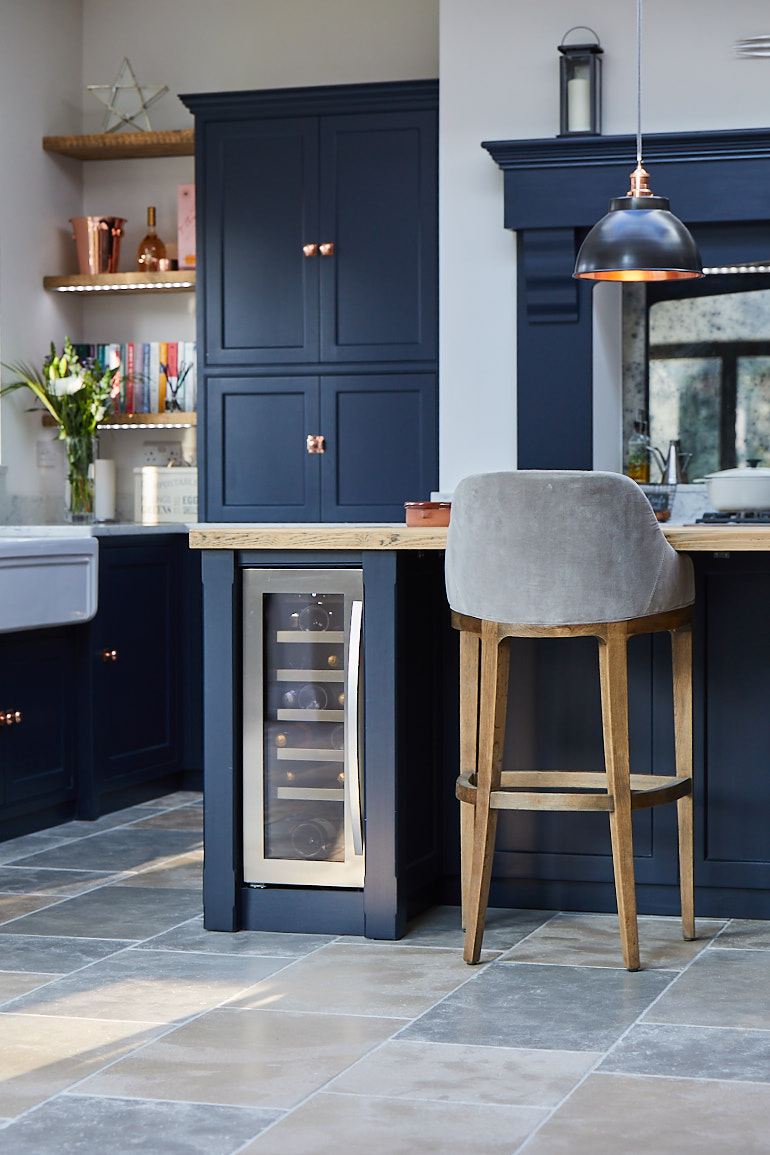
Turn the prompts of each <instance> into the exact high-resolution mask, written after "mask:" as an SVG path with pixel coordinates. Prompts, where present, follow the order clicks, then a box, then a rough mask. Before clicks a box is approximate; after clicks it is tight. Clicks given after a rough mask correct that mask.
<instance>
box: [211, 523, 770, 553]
mask: <svg viewBox="0 0 770 1155" xmlns="http://www.w3.org/2000/svg"><path fill="white" fill-rule="evenodd" d="M662 528H663V533H664V534H665V536H666V538H667V539H668V541H669V542H670V543H671V545H672V546H673V547H674V549H677V550H682V551H685V552H688V553H689V552H696V551H698V552H702V551H718V552H722V551H728V552H733V551H743V552H746V551H754V552H756V551H761V550H770V525H767V526H745V525H724V526H721V525H720V526H715V525H672V526H666V525H664V526H663V527H662ZM446 534H447V531H446V529H444V528H438V527H436V528H434V527H426V528H422V527H415V528H410V527H408V526H406V525H404V524H394V525H383V524H373V523H372V524H357V523H352V522H350V523H348V522H346V523H340V524H334V523H320V522H312V523H296V524H290V523H286V522H281V523H271V522H262V523H247V522H237V523H231V522H227V523H215V522H210V523H205V524H204V523H201V524H199V525H197V526H195V528H193V529H191V531H190V546H191V547H192V548H193V549H352V550H380V549H385V550H404V549H418V550H419V549H422V550H425V549H444V547H445V546H446Z"/></svg>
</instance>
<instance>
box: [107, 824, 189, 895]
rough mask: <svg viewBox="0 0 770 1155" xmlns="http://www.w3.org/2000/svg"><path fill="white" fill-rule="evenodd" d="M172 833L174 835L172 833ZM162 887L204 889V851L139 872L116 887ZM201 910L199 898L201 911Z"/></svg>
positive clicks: (179, 856)
mask: <svg viewBox="0 0 770 1155" xmlns="http://www.w3.org/2000/svg"><path fill="white" fill-rule="evenodd" d="M172 833H174V832H173V831H172ZM123 884H125V885H126V886H147V887H150V886H151V887H156V888H157V887H160V888H163V889H168V890H192V889H195V890H198V891H200V890H201V889H202V887H203V851H202V850H193V851H192V852H191V853H190V854H180V855H177V856H176V857H174V858H169V859H167V860H166V861H165V862H160V863H154V864H153V865H152V866H149V867H147V868H144V869H141V870H137V871H136V873H135V874H133V875H131V877H130V878H125V879H123V880H122V881H119V882H117V883H116V884H115V885H116V886H122V885H123ZM200 908H201V903H200V898H199V909H200Z"/></svg>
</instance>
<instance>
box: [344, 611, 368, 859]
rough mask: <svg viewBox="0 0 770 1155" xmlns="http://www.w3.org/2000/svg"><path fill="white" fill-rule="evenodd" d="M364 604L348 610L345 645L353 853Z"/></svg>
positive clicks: (356, 846)
mask: <svg viewBox="0 0 770 1155" xmlns="http://www.w3.org/2000/svg"><path fill="white" fill-rule="evenodd" d="M363 610H364V603H363V602H361V601H354V602H353V604H352V606H351V611H350V640H349V643H348V668H347V687H346V691H345V705H346V706H347V710H348V724H347V726H346V727H345V736H346V741H347V758H346V765H345V789H346V790H347V792H348V805H349V806H350V817H351V822H352V824H353V851H354V853H355V854H363V853H364V834H363V824H362V820H361V782H360V778H359V770H358V725H359V721H358V719H359V713H358V680H359V670H360V665H361V628H362V624H363Z"/></svg>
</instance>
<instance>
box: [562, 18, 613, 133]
mask: <svg viewBox="0 0 770 1155" xmlns="http://www.w3.org/2000/svg"><path fill="white" fill-rule="evenodd" d="M578 31H583V32H590V33H591V35H592V36H596V33H595V32H594V30H593V28H586V27H585V26H584V25H582V24H576V25H575V27H574V28H570V29H568V31H567V32H565V33H564V36H563V38H562V42H561V44H560V45H559V52H561V60H560V61H559V136H597V135H598V134H599V133H600V132H601V130H602V53H603V51H604V49H603V48H602V46H601V44H600V43H599V37H598V36H596V43H595V44H565V43H564V41H565V40H566V39H567V37H568V36H569V34H570V33H571V32H578Z"/></svg>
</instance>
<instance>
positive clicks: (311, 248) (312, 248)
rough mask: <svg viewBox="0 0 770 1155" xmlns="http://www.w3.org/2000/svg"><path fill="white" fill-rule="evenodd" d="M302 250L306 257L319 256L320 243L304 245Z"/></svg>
mask: <svg viewBox="0 0 770 1155" xmlns="http://www.w3.org/2000/svg"><path fill="white" fill-rule="evenodd" d="M302 252H303V253H304V254H305V256H306V257H317V256H318V245H303V246H302Z"/></svg>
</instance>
